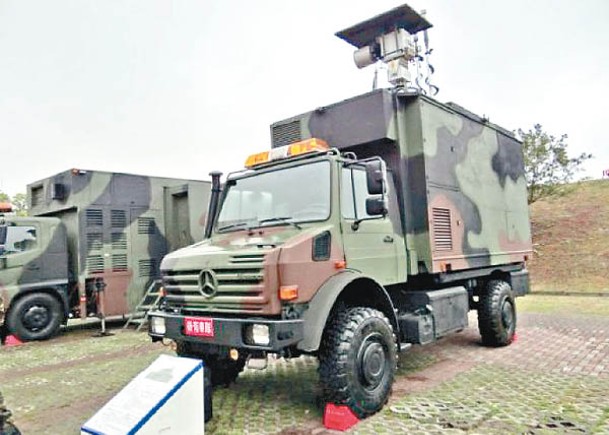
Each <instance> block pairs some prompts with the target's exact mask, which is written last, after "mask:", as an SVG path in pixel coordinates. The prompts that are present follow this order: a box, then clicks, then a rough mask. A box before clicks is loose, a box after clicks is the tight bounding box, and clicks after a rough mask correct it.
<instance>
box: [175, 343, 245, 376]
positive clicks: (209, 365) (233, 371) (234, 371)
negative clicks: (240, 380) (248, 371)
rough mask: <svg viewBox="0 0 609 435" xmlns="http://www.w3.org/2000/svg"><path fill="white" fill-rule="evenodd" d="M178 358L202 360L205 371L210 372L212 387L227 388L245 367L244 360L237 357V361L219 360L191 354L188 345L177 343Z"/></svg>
mask: <svg viewBox="0 0 609 435" xmlns="http://www.w3.org/2000/svg"><path fill="white" fill-rule="evenodd" d="M176 353H177V354H178V356H183V357H187V358H196V359H201V360H203V363H204V365H205V370H209V371H210V375H211V376H210V378H211V386H212V387H228V386H229V385H230V384H232V383H233V382H235V381H236V380H237V377H238V376H239V373H241V372H242V371H243V368H244V367H245V358H244V357H242V356H239V359H237V361H235V360H232V359H230V358H219V357H218V356H217V355H204V354H199V353H197V352H193V351H192V350H191V349H190V346H188V343H185V342H177V349H176Z"/></svg>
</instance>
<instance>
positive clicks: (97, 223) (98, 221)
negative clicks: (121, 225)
mask: <svg viewBox="0 0 609 435" xmlns="http://www.w3.org/2000/svg"><path fill="white" fill-rule="evenodd" d="M86 216H87V226H88V227H101V226H102V225H103V224H104V216H103V214H102V211H101V210H97V209H88V210H87V211H86Z"/></svg>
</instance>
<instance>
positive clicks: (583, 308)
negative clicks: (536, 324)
mask: <svg viewBox="0 0 609 435" xmlns="http://www.w3.org/2000/svg"><path fill="white" fill-rule="evenodd" d="M517 308H518V311H519V312H520V313H523V312H524V313H544V314H573V315H595V316H609V297H593V296H545V295H535V294H531V295H528V296H526V297H524V298H518V299H517Z"/></svg>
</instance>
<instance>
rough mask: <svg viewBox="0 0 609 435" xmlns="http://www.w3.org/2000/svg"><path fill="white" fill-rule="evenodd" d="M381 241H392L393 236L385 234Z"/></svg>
mask: <svg viewBox="0 0 609 435" xmlns="http://www.w3.org/2000/svg"><path fill="white" fill-rule="evenodd" d="M383 242H385V243H393V237H391V236H385V238H384V239H383Z"/></svg>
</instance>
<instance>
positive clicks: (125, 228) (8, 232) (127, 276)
mask: <svg viewBox="0 0 609 435" xmlns="http://www.w3.org/2000/svg"><path fill="white" fill-rule="evenodd" d="M209 195H210V183H209V182H206V181H192V180H182V179H171V178H159V177H147V176H140V175H133V174H122V173H110V172H102V171H85V170H80V169H73V170H68V171H64V172H61V173H59V174H56V175H54V176H52V177H49V178H46V179H44V180H40V181H37V182H35V183H32V184H30V185H28V187H27V197H28V205H29V213H30V216H28V217H16V216H9V215H6V216H4V217H3V218H0V219H1V220H0V325H2V324H4V326H5V331H4V333H5V334H6V333H13V334H15V335H17V336H18V337H19V338H20V339H22V340H43V339H46V338H48V337H50V336H52V335H53V334H54V333H55V332H56V331H57V329H58V328H59V326H60V324H62V323H65V322H66V321H67V319H68V318H69V317H74V316H80V317H87V316H100V315H101V314H103V315H104V316H124V315H126V314H128V313H131V312H133V310H134V309H135V307H136V306H137V305H138V303H139V301H140V300H141V299H142V297H143V295H144V293H145V291H146V290H147V289H148V288H149V287H150V286H151V285H154V281H155V280H156V279H158V278H159V270H158V267H159V263H160V260H161V258H162V257H163V256H164V255H165V254H167V253H168V252H170V251H172V250H175V249H178V248H180V247H184V246H187V245H190V244H192V243H194V242H196V241H200V240H201V239H202V238H203V225H204V221H205V213H206V210H207V204H208V201H209ZM102 292H103V293H102ZM102 294H103V296H101V295H102ZM102 298H103V300H102ZM102 302H103V313H102V312H101V305H102Z"/></svg>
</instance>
